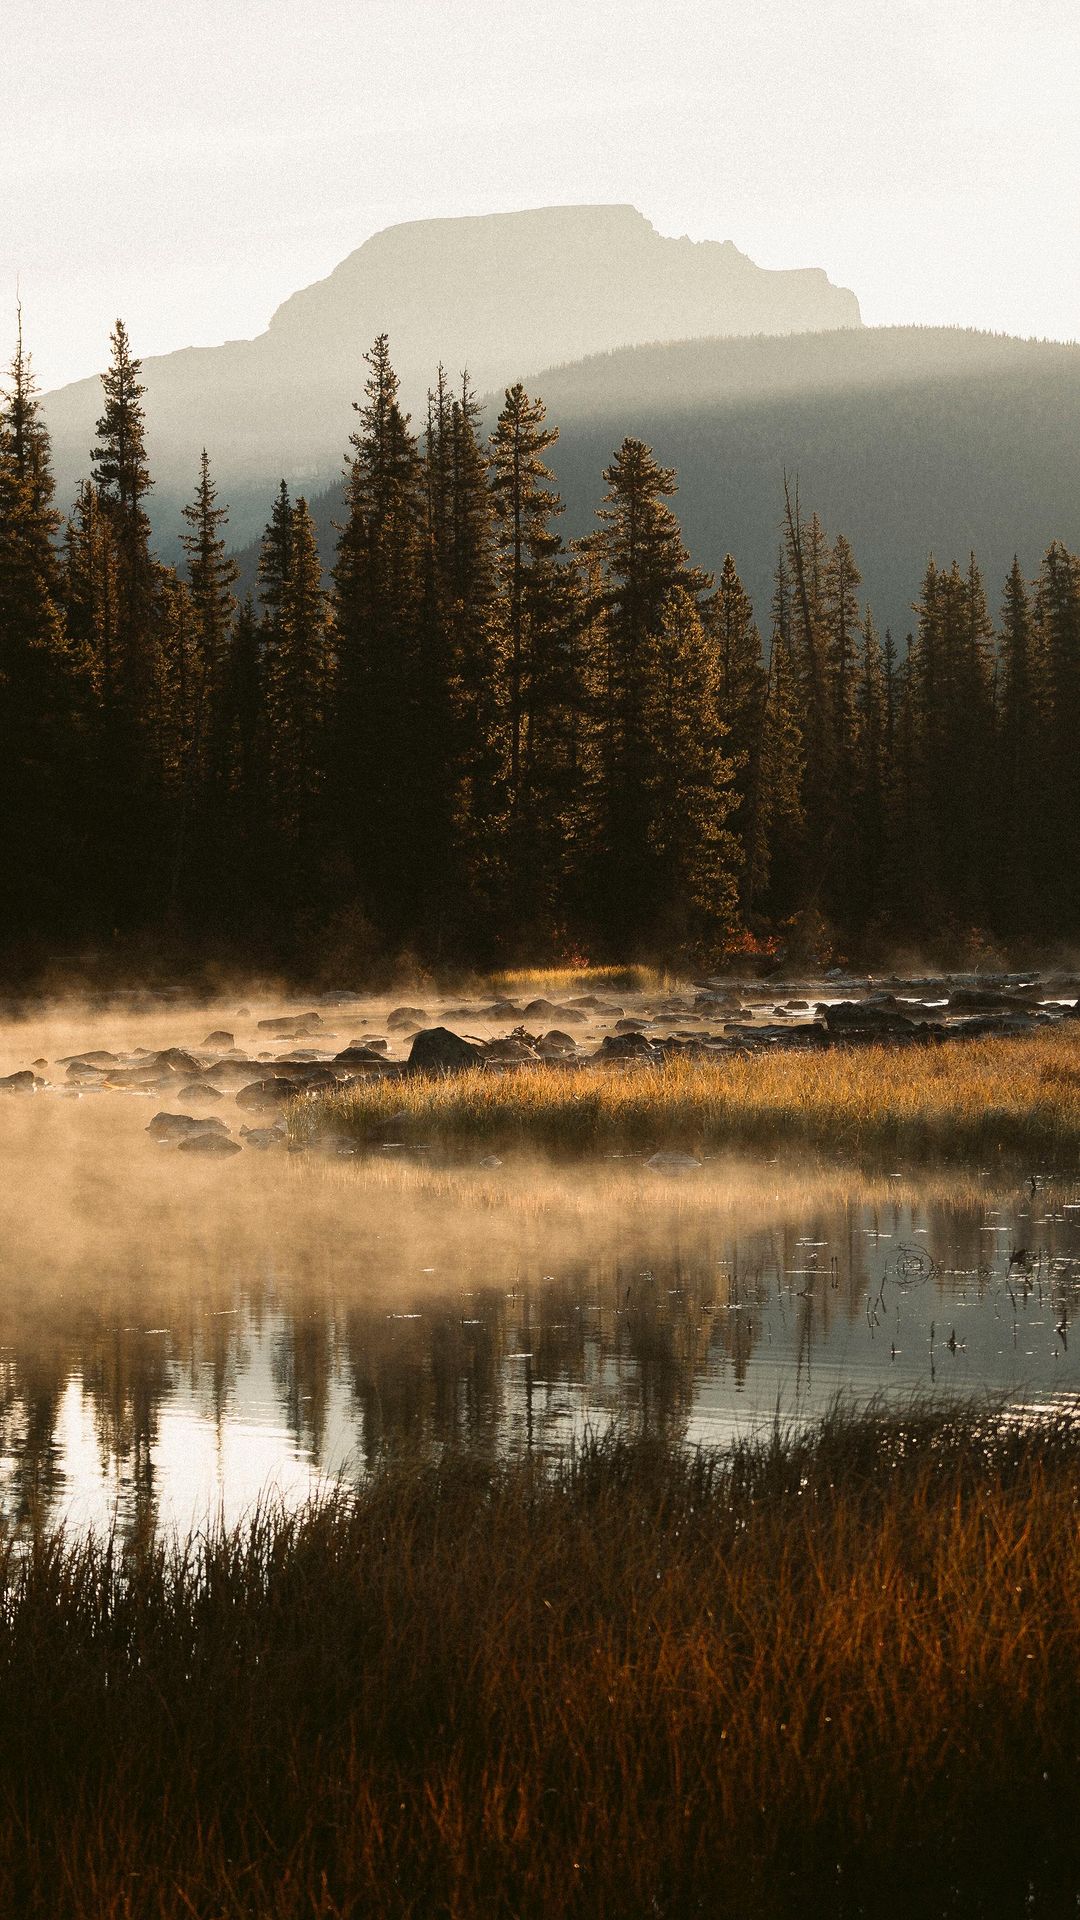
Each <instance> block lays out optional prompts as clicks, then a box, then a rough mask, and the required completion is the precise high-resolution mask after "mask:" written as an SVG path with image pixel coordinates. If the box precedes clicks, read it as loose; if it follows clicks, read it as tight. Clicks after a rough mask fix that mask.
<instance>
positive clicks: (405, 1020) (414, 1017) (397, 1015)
mask: <svg viewBox="0 0 1080 1920" xmlns="http://www.w3.org/2000/svg"><path fill="white" fill-rule="evenodd" d="M430 1018H431V1015H430V1014H429V1013H425V1011H424V1009H423V1007H395V1008H394V1010H393V1012H392V1013H388V1014H387V1016H386V1025H387V1028H388V1030H389V1032H391V1033H415V1032H416V1030H417V1028H419V1027H423V1025H424V1022H425V1021H426V1020H430ZM445 1031H446V1029H445V1028H443V1027H432V1028H431V1032H432V1033H443V1032H445Z"/></svg>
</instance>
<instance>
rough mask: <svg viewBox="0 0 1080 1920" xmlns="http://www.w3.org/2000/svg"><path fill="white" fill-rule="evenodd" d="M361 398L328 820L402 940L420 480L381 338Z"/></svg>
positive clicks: (370, 900) (409, 865) (414, 851)
mask: <svg viewBox="0 0 1080 1920" xmlns="http://www.w3.org/2000/svg"><path fill="white" fill-rule="evenodd" d="M365 358H366V360H367V364H368V367H369V369H370V371H369V377H368V381H367V386H366V398H365V401H364V402H363V403H362V404H361V403H360V402H355V403H354V406H355V410H356V412H357V413H358V415H359V426H358V428H357V430H356V432H355V433H353V434H352V435H351V437H350V446H351V448H352V458H351V460H350V463H349V467H348V470H347V473H346V483H345V520H344V524H343V526H342V528H341V530H340V534H339V538H338V544H337V557H336V561H335V565H334V572H333V579H334V610H335V620H336V628H337V644H338V650H339V660H340V677H339V690H338V703H337V750H336V781H335V784H336V791H337V806H336V813H337V816H338V819H339V821H340V824H341V829H342V835H343V852H344V854H345V858H346V860H347V862H348V864H349V866H350V867H351V870H352V872H353V874H354V876H355V879H356V882H357V884H358V886H359V888H360V891H361V894H362V896H363V900H364V904H365V905H366V906H367V907H368V908H369V909H370V910H371V911H372V912H373V914H374V916H375V918H376V919H377V920H378V921H379V923H380V924H381V925H382V926H384V927H385V928H386V929H387V931H388V933H389V934H390V935H391V937H392V938H394V939H398V940H400V939H402V938H407V937H408V936H409V934H410V932H411V925H412V921H413V919H414V916H415V913H416V911H417V906H418V900H417V895H418V892H419V891H420V890H421V886H422V878H421V876H422V872H423V868H424V860H423V849H422V847H420V846H419V845H418V843H417V835H416V833H415V831H414V828H415V813H416V808H415V795H416V788H417V777H418V774H419V772H420V771H421V765H422V747H421V744H420V742H419V741H418V739H417V733H416V725H415V721H416V707H417V681H418V653H419V647H420V640H421V626H422V619H423V614H424V608H425V599H426V590H427V580H428V568H427V525H426V522H427V515H426V497H425V492H426V490H425V486H424V475H423V470H422V465H421V460H420V454H419V449H418V447H417V444H416V440H415V438H414V435H413V433H412V431H411V428H410V425H409V418H408V415H407V414H405V413H403V411H402V409H401V406H400V404H399V402H398V379H397V375H396V374H395V373H394V370H393V367H392V365H391V362H390V349H389V344H388V341H387V338H386V335H385V334H380V336H379V338H378V339H377V340H376V342H375V344H374V346H373V347H372V349H371V351H370V353H368V354H367V355H365Z"/></svg>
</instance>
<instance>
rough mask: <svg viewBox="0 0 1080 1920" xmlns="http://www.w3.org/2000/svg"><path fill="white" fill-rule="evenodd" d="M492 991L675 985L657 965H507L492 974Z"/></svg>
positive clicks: (640, 990) (638, 990)
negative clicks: (505, 967)
mask: <svg viewBox="0 0 1080 1920" xmlns="http://www.w3.org/2000/svg"><path fill="white" fill-rule="evenodd" d="M487 984H488V985H490V987H491V988H492V990H493V991H494V992H495V993H509V994H515V995H516V994H520V993H524V992H526V991H528V992H529V993H530V994H533V995H535V994H540V993H596V992H597V991H599V990H604V989H607V990H609V991H610V992H612V993H649V992H654V993H655V992H657V991H658V990H659V989H661V988H668V987H672V986H674V985H675V975H674V974H671V973H668V972H667V971H666V970H665V969H663V968H660V967H638V966H626V967H511V968H509V969H508V970H506V971H504V972H502V973H495V974H492V975H491V977H490V980H489V981H488V983H487Z"/></svg>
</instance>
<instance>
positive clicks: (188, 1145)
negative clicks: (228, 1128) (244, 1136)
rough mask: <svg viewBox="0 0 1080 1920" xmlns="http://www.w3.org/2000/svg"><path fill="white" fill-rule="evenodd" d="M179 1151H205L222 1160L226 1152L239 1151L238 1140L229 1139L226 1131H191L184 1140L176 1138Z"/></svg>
mask: <svg viewBox="0 0 1080 1920" xmlns="http://www.w3.org/2000/svg"><path fill="white" fill-rule="evenodd" d="M176 1145H177V1151H178V1152H179V1153H207V1154H211V1155H213V1156H214V1158H215V1159H218V1160H223V1159H224V1158H225V1156H226V1155H227V1154H230V1153H239V1152H241V1147H240V1142H239V1140H230V1139H229V1136H228V1134H227V1133H192V1134H189V1135H188V1138H187V1139H186V1140H178V1141H177V1143H176Z"/></svg>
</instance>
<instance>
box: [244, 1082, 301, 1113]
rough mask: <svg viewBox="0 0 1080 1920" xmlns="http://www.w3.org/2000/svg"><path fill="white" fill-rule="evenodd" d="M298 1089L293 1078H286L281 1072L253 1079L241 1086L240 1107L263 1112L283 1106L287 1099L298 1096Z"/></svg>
mask: <svg viewBox="0 0 1080 1920" xmlns="http://www.w3.org/2000/svg"><path fill="white" fill-rule="evenodd" d="M296 1092H297V1089H296V1087H295V1086H294V1085H293V1083H292V1081H291V1080H284V1079H282V1077H281V1076H280V1074H271V1075H270V1076H269V1077H268V1078H267V1079H265V1080H253V1081H252V1082H251V1085H250V1086H247V1087H241V1089H240V1091H239V1093H238V1094H237V1096H236V1104H237V1106H238V1107H245V1108H248V1109H250V1110H252V1111H255V1112H263V1111H266V1110H268V1109H271V1108H274V1107H283V1106H284V1105H285V1102H286V1100H293V1099H295V1097H296Z"/></svg>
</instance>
